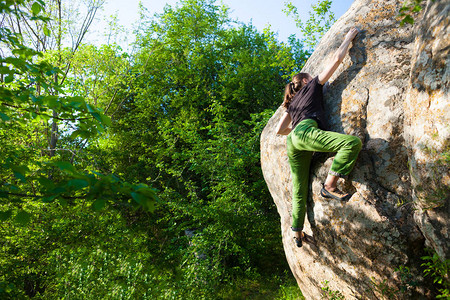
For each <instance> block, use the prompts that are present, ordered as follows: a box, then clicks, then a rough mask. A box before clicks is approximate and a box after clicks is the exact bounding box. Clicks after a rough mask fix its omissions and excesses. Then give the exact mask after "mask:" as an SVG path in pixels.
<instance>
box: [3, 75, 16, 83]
mask: <svg viewBox="0 0 450 300" xmlns="http://www.w3.org/2000/svg"><path fill="white" fill-rule="evenodd" d="M13 80H14V75H13V74H9V75H8V76H6V77H5V83H10V82H12V81H13Z"/></svg>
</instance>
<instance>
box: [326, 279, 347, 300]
mask: <svg viewBox="0 0 450 300" xmlns="http://www.w3.org/2000/svg"><path fill="white" fill-rule="evenodd" d="M328 283H329V281H328V280H325V281H324V282H322V285H323V286H322V291H323V294H322V298H324V299H330V300H343V299H345V297H344V295H343V294H342V293H341V291H338V290H336V291H335V290H332V289H331V288H330V287H329V286H328Z"/></svg>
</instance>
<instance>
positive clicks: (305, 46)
mask: <svg viewBox="0 0 450 300" xmlns="http://www.w3.org/2000/svg"><path fill="white" fill-rule="evenodd" d="M331 3H332V1H331V0H319V1H318V2H317V4H315V5H312V6H311V8H312V10H311V11H309V18H308V20H306V21H303V20H302V19H301V17H300V14H299V13H298V9H297V7H296V6H295V5H294V4H293V3H292V2H287V3H285V6H286V8H285V9H284V12H285V13H286V15H287V16H291V17H292V18H293V19H294V21H295V23H296V25H297V27H298V28H299V29H300V33H301V37H300V38H297V37H296V36H295V35H291V36H290V37H289V44H290V46H291V47H292V49H293V52H294V58H295V60H296V62H297V67H296V68H294V70H293V73H298V72H300V70H301V69H302V68H303V66H304V64H305V63H306V61H307V60H308V58H309V57H310V56H311V54H312V53H313V50H314V48H315V47H316V45H317V44H318V43H319V42H320V39H321V38H322V36H323V35H324V34H325V33H326V32H327V31H328V30H329V29H330V28H331V26H332V25H333V24H334V22H335V21H336V19H335V17H334V13H333V12H332V11H331Z"/></svg>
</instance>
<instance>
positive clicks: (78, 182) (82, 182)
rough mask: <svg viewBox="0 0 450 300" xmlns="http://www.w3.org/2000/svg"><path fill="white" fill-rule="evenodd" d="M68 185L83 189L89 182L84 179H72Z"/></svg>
mask: <svg viewBox="0 0 450 300" xmlns="http://www.w3.org/2000/svg"><path fill="white" fill-rule="evenodd" d="M67 185H68V186H73V187H74V188H76V189H82V188H85V187H87V186H89V183H88V182H87V181H86V180H84V179H72V180H69V182H68V183H67Z"/></svg>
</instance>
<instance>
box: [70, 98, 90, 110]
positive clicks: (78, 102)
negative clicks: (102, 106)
mask: <svg viewBox="0 0 450 300" xmlns="http://www.w3.org/2000/svg"><path fill="white" fill-rule="evenodd" d="M67 100H69V101H70V102H69V106H71V107H74V108H80V107H81V106H83V105H84V104H86V102H85V101H84V98H83V97H70V98H67Z"/></svg>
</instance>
